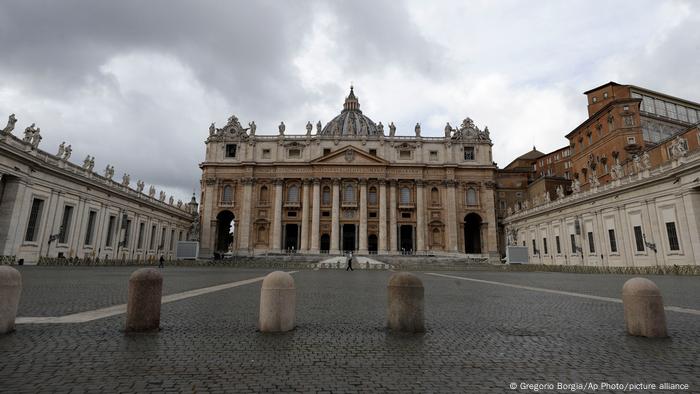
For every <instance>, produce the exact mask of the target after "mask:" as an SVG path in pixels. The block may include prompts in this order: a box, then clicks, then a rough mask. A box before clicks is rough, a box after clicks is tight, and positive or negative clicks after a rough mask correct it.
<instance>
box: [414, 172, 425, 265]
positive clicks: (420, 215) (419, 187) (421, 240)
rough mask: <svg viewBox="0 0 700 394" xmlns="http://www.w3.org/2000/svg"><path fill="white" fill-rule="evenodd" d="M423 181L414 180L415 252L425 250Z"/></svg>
mask: <svg viewBox="0 0 700 394" xmlns="http://www.w3.org/2000/svg"><path fill="white" fill-rule="evenodd" d="M423 197H424V196H423V181H422V180H420V179H418V180H416V251H417V252H423V251H424V250H425V199H424V198H423Z"/></svg>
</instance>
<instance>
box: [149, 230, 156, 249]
mask: <svg viewBox="0 0 700 394" xmlns="http://www.w3.org/2000/svg"><path fill="white" fill-rule="evenodd" d="M154 246H156V226H153V227H151V242H150V243H149V244H148V249H150V250H153V247H154Z"/></svg>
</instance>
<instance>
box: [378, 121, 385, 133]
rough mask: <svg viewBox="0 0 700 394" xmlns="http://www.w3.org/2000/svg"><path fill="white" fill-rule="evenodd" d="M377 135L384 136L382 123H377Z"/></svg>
mask: <svg viewBox="0 0 700 394" xmlns="http://www.w3.org/2000/svg"><path fill="white" fill-rule="evenodd" d="M377 134H379V135H380V136H384V125H383V124H382V122H379V123H377Z"/></svg>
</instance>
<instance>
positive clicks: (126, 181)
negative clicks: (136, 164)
mask: <svg viewBox="0 0 700 394" xmlns="http://www.w3.org/2000/svg"><path fill="white" fill-rule="evenodd" d="M130 182H131V176H130V175H129V174H127V173H124V175H122V186H127V187H128V186H129V183H130Z"/></svg>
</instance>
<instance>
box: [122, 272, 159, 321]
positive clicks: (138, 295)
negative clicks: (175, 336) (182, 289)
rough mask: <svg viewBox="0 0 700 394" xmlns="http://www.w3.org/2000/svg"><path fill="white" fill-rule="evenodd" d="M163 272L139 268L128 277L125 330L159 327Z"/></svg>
mask: <svg viewBox="0 0 700 394" xmlns="http://www.w3.org/2000/svg"><path fill="white" fill-rule="evenodd" d="M162 296H163V274H161V273H160V271H159V270H157V269H155V268H141V269H139V270H136V271H134V273H133V274H131V277H130V278H129V301H128V304H127V307H126V329H125V331H126V332H143V331H157V330H158V329H160V304H161V297H162Z"/></svg>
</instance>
